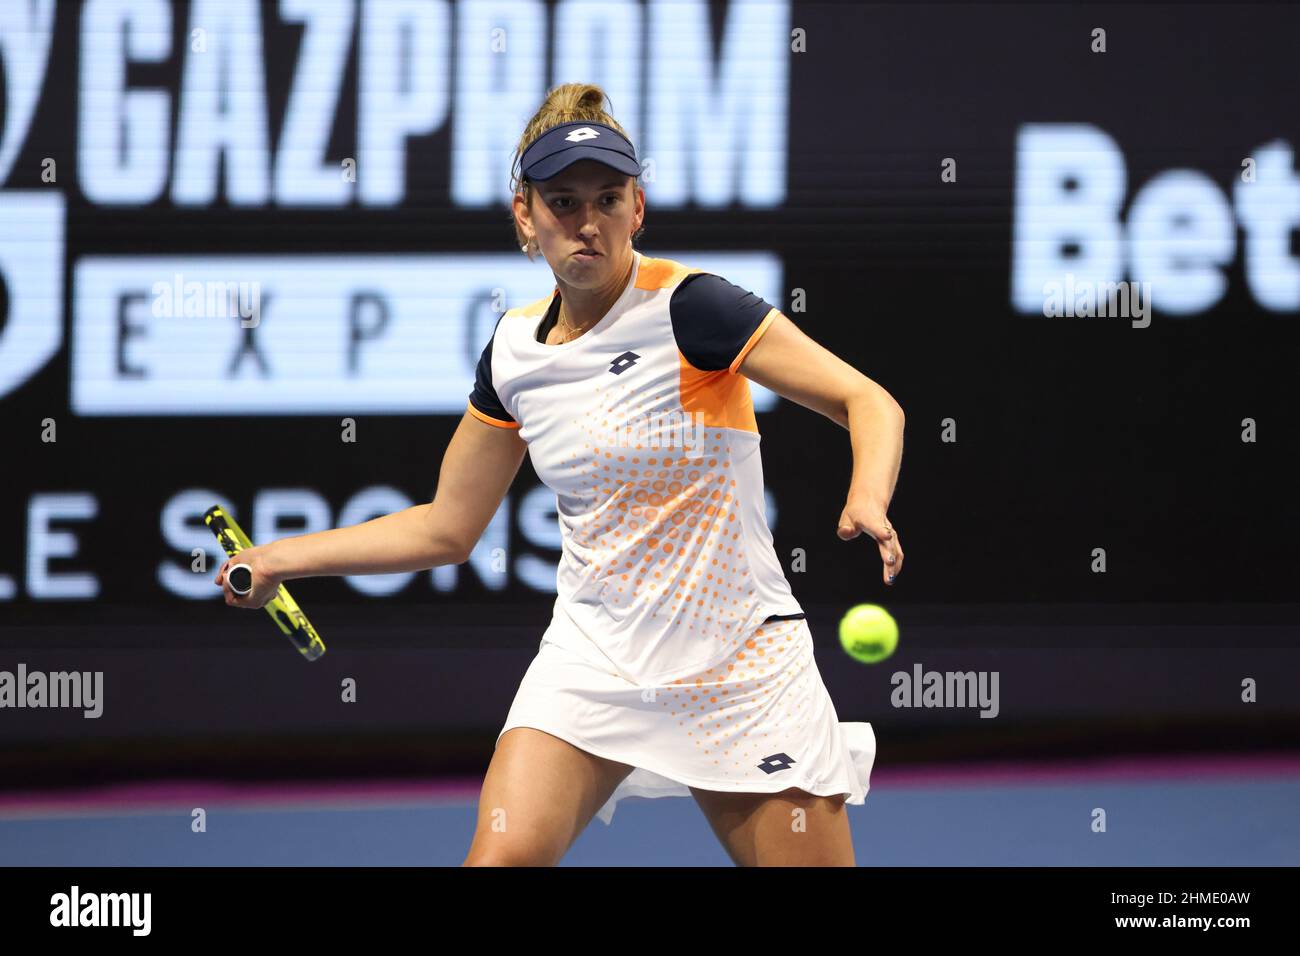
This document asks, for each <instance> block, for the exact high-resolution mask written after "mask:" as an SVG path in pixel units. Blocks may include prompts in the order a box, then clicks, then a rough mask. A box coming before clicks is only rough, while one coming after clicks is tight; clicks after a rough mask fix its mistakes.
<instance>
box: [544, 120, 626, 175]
mask: <svg viewBox="0 0 1300 956" xmlns="http://www.w3.org/2000/svg"><path fill="white" fill-rule="evenodd" d="M584 159H590V160H592V161H593V162H597V163H601V164H602V165H604V166H608V167H610V168H611V169H615V170H617V171H618V172H620V173H623V174H624V175H625V176H639V175H641V164H640V163H639V162H638V161H637V158H636V150H635V149H633V148H632V144H631V143H630V142H629V141H628V139H627V137H626V136H624V135H623V134H622V133H620V132H619V131H618V130H616V129H614V128H613V127H612V126H607V125H606V124H604V123H585V122H582V121H576V122H572V123H561V124H560V125H559V126H556V127H553V128H552V129H548V130H547V131H546V132H545V133H543V134H542V135H541V136H539V137H537V139H535V140H533V142H532V143H531V144H530V145H529V147H528V148H527V149H526V150H524V155H523V157H522V161H521V162H520V165H521V166H522V167H523V174H524V178H526V179H532V180H545V179H550V178H551V177H552V176H554V175H556V174H557V173H561V172H563V171H564V170H565V169H567V168H569V167H570V166H572V165H573V164H574V163H576V162H579V161H580V160H584Z"/></svg>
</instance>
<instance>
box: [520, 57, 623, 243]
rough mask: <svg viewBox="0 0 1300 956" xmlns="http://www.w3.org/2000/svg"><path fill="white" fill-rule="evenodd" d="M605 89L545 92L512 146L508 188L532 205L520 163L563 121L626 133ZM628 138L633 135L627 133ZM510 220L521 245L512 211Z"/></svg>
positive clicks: (578, 86) (567, 87)
mask: <svg viewBox="0 0 1300 956" xmlns="http://www.w3.org/2000/svg"><path fill="white" fill-rule="evenodd" d="M608 99H609V98H608V97H607V96H606V95H605V91H604V90H602V89H601V88H600V87H599V86H597V85H596V84H594V83H565V84H563V85H561V86H557V87H555V88H553V89H552V90H551V91H550V92H549V93H547V94H546V99H545V100H544V101H543V102H542V105H541V106H540V107H538V109H537V112H536V113H534V114H533V118H532V119H530V120H529V121H528V125H527V126H525V127H524V135H523V136H521V137H519V145H518V146H517V147H516V148H515V155H514V160H513V161H512V162H511V165H510V190H511V192H513V193H515V194H517V195H520V196H523V197H524V202H525V203H526V204H528V206H529V208H530V209H531V208H532V200H533V187H532V184H531V183H529V182H528V181H527V180H525V179H524V178H523V170H522V168H521V166H520V163H521V161H522V160H523V156H524V151H525V150H526V149H528V147H529V146H531V145H532V144H533V143H534V142H535V141H536V140H537V138H538V137H539V136H541V135H542V134H543V133H545V132H546V131H547V130H551V129H554V128H555V127H557V126H559V125H561V124H563V123H575V122H587V123H604V124H605V125H606V126H612V127H613V128H614V129H616V130H618V131H619V132H620V133H622V134H623V135H624V136H627V130H625V129H623V127H622V126H621V125H619V122H618V120H616V119H614V117H613V115H611V114H610V112H609V111H608V110H606V109H605V103H606V102H607V101H608ZM627 138H628V140H629V141H631V139H632V137H630V136H627ZM510 219H511V222H513V223H514V227H515V240H516V242H517V244H518V245H519V246H520V247H523V246H524V245H525V243H526V240H525V237H524V234H523V233H522V232H521V231H520V229H519V223H518V222H515V220H514V212H513V211H512V212H511V214H510ZM643 232H645V226H642V227H641V228H639V229H637V231H636V233H635V234H634V235H633V236H632V238H633V239H634V240H635V239H639V238H640V237H641V233H643ZM527 255H528V258H529V259H532V258H533V254H532V252H531V250H530V251H528V252H527Z"/></svg>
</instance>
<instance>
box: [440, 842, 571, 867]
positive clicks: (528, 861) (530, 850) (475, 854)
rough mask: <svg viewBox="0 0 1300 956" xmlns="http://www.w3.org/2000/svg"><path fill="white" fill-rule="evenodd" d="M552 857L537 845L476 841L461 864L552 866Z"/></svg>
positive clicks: (553, 861)
mask: <svg viewBox="0 0 1300 956" xmlns="http://www.w3.org/2000/svg"><path fill="white" fill-rule="evenodd" d="M552 857H553V854H550V853H548V852H546V851H545V850H544V849H543V848H541V847H537V846H527V845H523V844H520V843H518V842H507V841H500V842H497V843H495V844H491V845H486V846H484V845H480V844H479V843H478V842H477V841H476V842H475V844H474V845H473V846H471V847H470V848H469V853H468V854H466V856H465V862H463V863H462V864H461V866H554V865H555V862H556V861H555V860H554V859H553V858H552Z"/></svg>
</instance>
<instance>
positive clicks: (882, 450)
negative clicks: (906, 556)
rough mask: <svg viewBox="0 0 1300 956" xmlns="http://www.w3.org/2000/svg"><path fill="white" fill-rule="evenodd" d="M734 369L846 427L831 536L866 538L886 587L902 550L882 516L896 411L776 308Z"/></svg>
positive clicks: (897, 449) (895, 446)
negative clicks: (841, 492) (847, 446)
mask: <svg viewBox="0 0 1300 956" xmlns="http://www.w3.org/2000/svg"><path fill="white" fill-rule="evenodd" d="M737 371H739V372H740V373H741V374H743V375H744V376H745V377H746V378H748V379H749V380H750V381H753V382H757V383H758V384H759V385H762V386H764V387H765V388H769V389H771V390H772V391H774V392H776V393H777V394H778V395H780V396H781V397H782V398H787V399H789V400H790V401H792V402H794V403H796V404H798V405H802V406H803V407H804V408H809V409H812V410H813V411H815V412H820V413H821V414H822V415H825V416H826V417H827V418H829V419H830V420H831V421H833V422H835V423H836V424H838V425H840V426H841V427H842V428H845V429H847V430H848V432H849V440H850V443H851V444H852V446H853V477H852V479H851V481H850V483H849V493H848V500H847V501H846V503H845V505H844V510H843V512H842V513H841V514H840V521H839V527H838V529H837V534H838V535H839V537H840V539H841V540H844V541H849V540H852V539H853V538H856V537H857V536H858V535H859V534H860V533H862V532H864V531H865V532H866V533H867V534H869V535H871V536H872V537H873V538H874V539H875V540H876V543H877V545H878V547H879V549H880V558H881V561H882V562H883V564H884V571H883V577H884V580H885V583H886V584H892V583H893V581H894V578H895V576H897V574H898V573H899V571H901V570H902V568H903V547H902V545H901V544H900V543H899V541H898V533H897V531H895V530H894V528H893V526H892V525H891V523H890V521H889V518H888V517H887V512H888V510H889V503H890V501H891V500H893V497H894V486H895V485H896V484H897V482H898V471H899V468H900V467H901V465H902V460H903V424H904V416H903V409H902V406H900V405H899V404H898V402H896V401H895V400H894V397H893V396H892V395H890V394H889V392H887V391H885V389H884V388H882V387H881V386H880V385H878V384H877V383H876V382H873V381H872V380H871V379H869V378H867V376H865V375H863V374H862V373H861V372H859V371H858V370H857V369H855V368H854V367H853V366H851V365H849V364H848V363H847V362H845V361H844V360H843V359H841V358H840V357H839V356H837V355H835V354H834V353H832V352H830V351H829V350H828V349H825V348H823V347H822V346H821V345H818V344H817V343H816V342H814V341H813V340H812V339H811V338H809V337H808V336H807V335H806V334H804V332H803V331H802V330H801V329H800V328H799V327H798V326H797V325H795V324H794V323H793V322H792V321H790V319H789V318H788V317H787V316H786V315H784V314H783V313H781V312H779V311H778V312H777V313H776V315H775V317H774V318H773V320H772V322H771V324H770V325H769V326H768V327H767V329H766V331H764V332H763V334H762V335H760V336H759V338H758V340H757V341H756V342H754V343H753V344H752V345H751V346H750V348H749V351H748V352H747V353H746V354H745V355H744V358H743V359H742V360H741V363H740V365H739V367H738V368H737Z"/></svg>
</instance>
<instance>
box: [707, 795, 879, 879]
mask: <svg viewBox="0 0 1300 956" xmlns="http://www.w3.org/2000/svg"><path fill="white" fill-rule="evenodd" d="M691 793H692V794H694V796H695V802H696V803H697V804H699V807H700V810H702V811H703V812H704V816H705V818H706V819H707V820H708V821H709V826H711V827H712V828H713V832H714V833H715V834H717V837H718V839H719V840H720V841H722V846H723V848H724V849H725V850H726V851H727V855H728V856H730V857H731V859H732V861H733V862H734V863H735V864H736V865H737V866H854V865H856V864H855V861H854V856H853V839H852V835H851V833H850V831H849V814H848V810H847V808H846V807H845V806H844V797H843V795H838V796H833V797H815V796H813V795H812V794H810V793H807V792H806V791H804V790H800V789H799V788H797V787H791V788H790V789H788V790H783V791H781V792H780V793H730V792H723V791H717V790H700V789H697V788H695V787H691Z"/></svg>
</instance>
